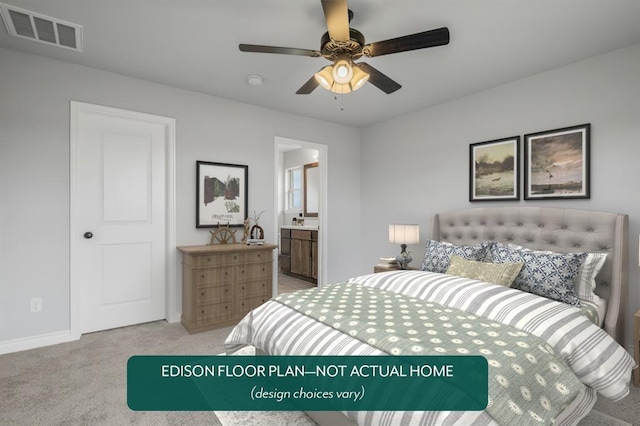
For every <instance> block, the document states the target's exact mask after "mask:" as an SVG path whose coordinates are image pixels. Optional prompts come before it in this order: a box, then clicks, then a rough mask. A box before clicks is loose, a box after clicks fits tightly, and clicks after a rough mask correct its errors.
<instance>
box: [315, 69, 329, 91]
mask: <svg viewBox="0 0 640 426" xmlns="http://www.w3.org/2000/svg"><path fill="white" fill-rule="evenodd" d="M332 71H333V67H332V66H331V65H327V66H326V67H324V68H322V69H321V70H320V71H318V72H317V73H315V74H314V77H315V79H316V81H317V82H318V84H320V86H322V87H324V88H325V89H327V90H331V86H333V77H332V75H331V74H332Z"/></svg>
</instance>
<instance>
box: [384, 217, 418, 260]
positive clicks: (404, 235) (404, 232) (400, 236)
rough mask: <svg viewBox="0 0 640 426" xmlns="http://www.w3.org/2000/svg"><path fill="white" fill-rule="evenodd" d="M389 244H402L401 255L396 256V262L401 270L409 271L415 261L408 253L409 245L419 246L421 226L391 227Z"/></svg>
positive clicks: (401, 225)
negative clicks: (408, 268) (408, 267)
mask: <svg viewBox="0 0 640 426" xmlns="http://www.w3.org/2000/svg"><path fill="white" fill-rule="evenodd" d="M389 242H390V243H392V244H400V248H401V251H400V255H398V256H396V261H397V262H398V263H399V264H400V269H407V266H409V263H411V261H412V260H413V259H412V258H411V253H410V252H408V251H407V244H418V243H419V242H420V226H418V225H406V224H397V225H389Z"/></svg>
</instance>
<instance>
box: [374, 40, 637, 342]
mask: <svg viewBox="0 0 640 426" xmlns="http://www.w3.org/2000/svg"><path fill="white" fill-rule="evenodd" d="M583 123H591V130H592V134H591V178H592V180H591V199H589V200H571V201H565V200H553V201H526V202H525V201H520V202H519V203H520V205H536V206H541V205H548V206H564V207H573V208H585V209H594V210H604V211H614V212H620V213H627V214H629V217H630V235H629V246H630V247H629V248H630V250H629V253H630V255H629V302H628V306H627V310H626V311H627V312H626V315H627V321H626V324H627V327H626V328H627V329H626V336H627V340H626V342H627V344H630V343H631V331H632V324H633V321H632V316H633V313H634V312H635V311H636V310H637V309H638V308H639V307H640V289H639V281H640V274H639V273H638V233H639V232H640V172H639V170H640V167H639V165H638V164H639V161H640V44H637V45H634V46H631V47H629V48H625V49H621V50H617V51H613V52H610V53H607V54H604V55H601V56H597V57H594V58H591V59H589V60H585V61H582V62H578V63H575V64H572V65H569V66H566V67H563V68H559V69H556V70H553V71H550V72H545V73H542V74H538V75H536V76H533V77H530V78H527V79H524V80H520V81H516V82H513V83H511V84H506V85H503V86H500V87H497V88H494V89H491V90H487V91H484V92H481V93H477V94H475V95H472V96H468V97H465V98H462V99H459V100H455V101H453V102H449V103H446V104H442V105H439V106H436V107H434V108H430V109H426V110H422V111H418V112H415V113H412V114H410V115H406V116H403V117H400V118H397V119H394V120H391V121H387V122H384V123H381V124H378V125H376V126H373V127H370V128H367V129H364V131H363V135H362V146H363V149H362V192H361V195H362V212H363V215H362V229H363V233H362V237H363V241H362V244H361V247H362V269H363V270H365V269H369V270H371V269H372V267H373V265H374V264H375V263H377V259H378V257H382V256H394V255H395V254H397V252H398V251H399V250H400V249H399V247H395V246H393V245H392V244H389V243H388V242H387V239H386V238H387V225H388V224H390V223H418V224H420V233H421V244H420V245H416V246H413V247H410V249H412V250H413V251H414V256H413V257H414V259H415V260H414V261H413V266H419V264H420V261H421V259H422V257H423V256H424V249H423V245H424V244H423V242H424V241H425V240H426V239H427V238H428V232H429V225H430V216H431V215H432V214H433V213H436V212H439V211H445V210H450V209H459V208H467V207H482V206H483V205H485V206H486V205H488V204H487V202H485V203H470V202H469V201H468V194H469V171H468V163H469V144H471V143H475V142H482V141H487V140H493V139H499V138H504V137H509V136H514V135H521V136H522V135H524V134H527V133H532V132H537V131H542V130H550V129H555V128H561V127H567V126H571V125H577V124H583ZM489 204H491V205H492V206H497V205H510V206H512V205H515V204H517V202H502V203H497V202H492V203H489Z"/></svg>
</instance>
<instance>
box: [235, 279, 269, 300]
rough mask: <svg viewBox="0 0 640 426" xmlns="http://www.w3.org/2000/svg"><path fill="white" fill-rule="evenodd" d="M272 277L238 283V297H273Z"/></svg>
mask: <svg viewBox="0 0 640 426" xmlns="http://www.w3.org/2000/svg"><path fill="white" fill-rule="evenodd" d="M271 291H272V290H271V277H269V278H268V279H267V278H265V279H263V280H258V281H250V282H246V283H242V284H239V285H238V298H239V299H246V298H249V297H258V296H260V297H265V296H266V297H268V298H271Z"/></svg>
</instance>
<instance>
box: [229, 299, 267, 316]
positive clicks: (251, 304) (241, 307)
mask: <svg viewBox="0 0 640 426" xmlns="http://www.w3.org/2000/svg"><path fill="white" fill-rule="evenodd" d="M267 300H269V298H268V297H266V296H256V297H248V298H246V299H241V300H240V301H238V303H237V305H236V308H237V309H238V312H239V313H240V314H241V315H243V316H244V315H245V314H247V313H248V312H249V311H250V310H252V309H255V308H257V307H258V306H260V305H262V304H263V303H264V302H266V301H267Z"/></svg>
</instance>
